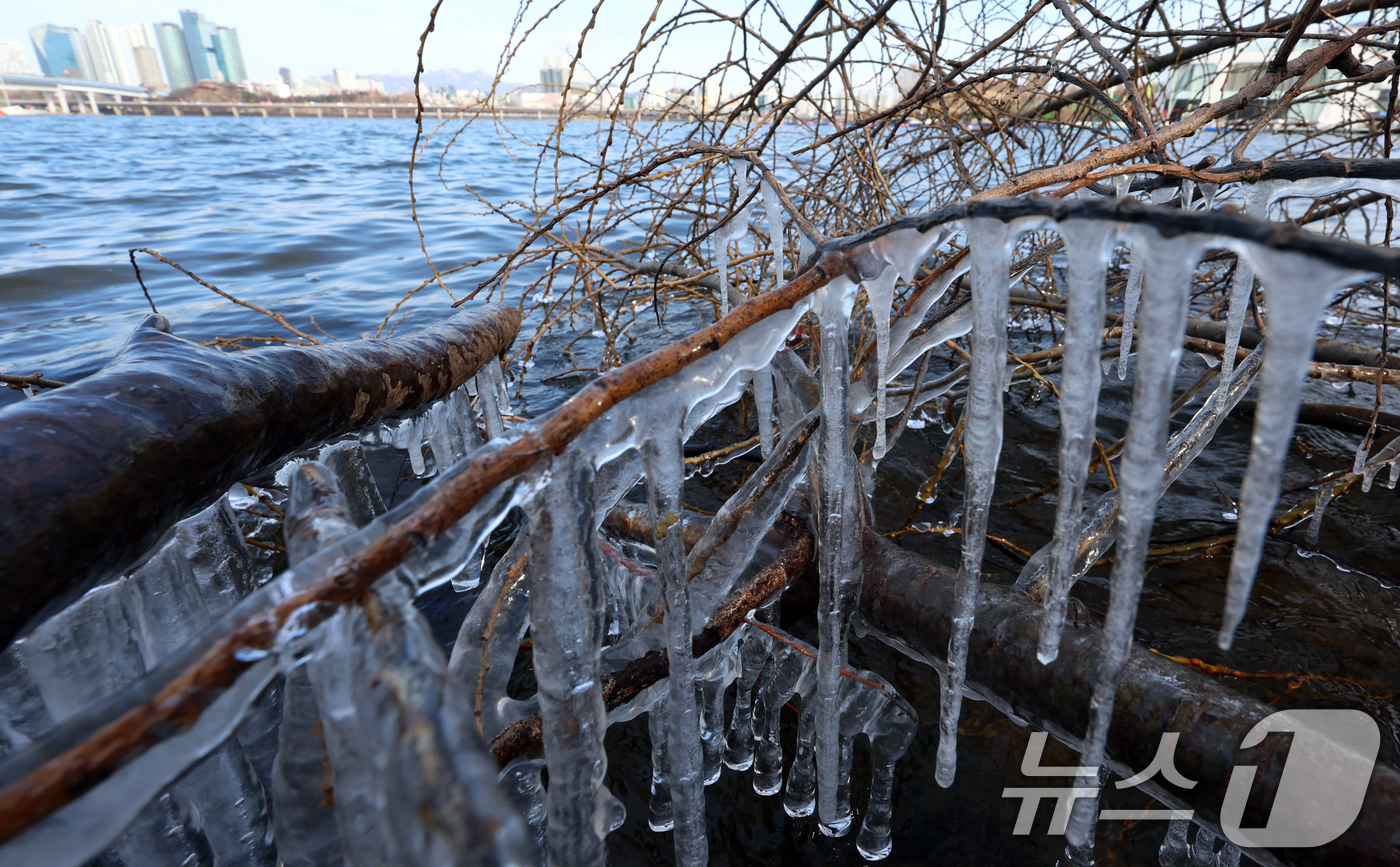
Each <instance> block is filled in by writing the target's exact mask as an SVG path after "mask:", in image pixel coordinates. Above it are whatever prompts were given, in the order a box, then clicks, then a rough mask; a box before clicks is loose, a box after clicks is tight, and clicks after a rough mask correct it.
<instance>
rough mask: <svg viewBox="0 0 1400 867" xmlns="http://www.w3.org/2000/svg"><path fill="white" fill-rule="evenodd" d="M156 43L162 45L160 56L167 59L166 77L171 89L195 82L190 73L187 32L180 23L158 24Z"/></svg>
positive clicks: (187, 85) (177, 88)
mask: <svg viewBox="0 0 1400 867" xmlns="http://www.w3.org/2000/svg"><path fill="white" fill-rule="evenodd" d="M156 45H158V46H159V47H160V57H161V59H162V60H164V61H165V77H166V78H168V79H170V89H171V90H179V89H180V88H182V87H189V86H190V85H192V84H194V76H193V75H192V74H191V73H190V58H189V55H188V54H186V53H185V34H184V33H183V32H182V31H181V30H180V25H178V24H170V23H168V22H167V23H164V24H157V25H156Z"/></svg>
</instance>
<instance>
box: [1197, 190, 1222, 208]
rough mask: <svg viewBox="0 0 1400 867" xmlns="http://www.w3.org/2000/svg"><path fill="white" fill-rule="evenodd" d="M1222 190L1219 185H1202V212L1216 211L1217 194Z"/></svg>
mask: <svg viewBox="0 0 1400 867" xmlns="http://www.w3.org/2000/svg"><path fill="white" fill-rule="evenodd" d="M1219 190H1220V185H1219V184H1201V196H1202V197H1203V199H1202V203H1201V210H1203V211H1211V210H1214V209H1215V194H1216V192H1218V191H1219Z"/></svg>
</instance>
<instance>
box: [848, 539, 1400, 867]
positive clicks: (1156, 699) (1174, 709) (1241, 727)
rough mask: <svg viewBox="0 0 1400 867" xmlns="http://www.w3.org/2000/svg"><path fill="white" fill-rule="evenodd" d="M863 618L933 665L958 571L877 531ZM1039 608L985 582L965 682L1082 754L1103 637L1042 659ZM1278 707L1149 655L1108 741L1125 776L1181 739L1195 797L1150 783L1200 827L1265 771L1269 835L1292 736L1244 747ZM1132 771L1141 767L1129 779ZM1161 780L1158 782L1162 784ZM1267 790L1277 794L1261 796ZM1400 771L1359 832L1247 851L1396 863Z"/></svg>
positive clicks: (1139, 663)
mask: <svg viewBox="0 0 1400 867" xmlns="http://www.w3.org/2000/svg"><path fill="white" fill-rule="evenodd" d="M865 558H866V562H865V585H864V588H863V590H862V594H861V613H862V614H863V615H864V616H865V618H866V620H867V621H868V622H869V624H870V626H872V627H874V629H875V630H876V631H877V632H879V633H880V634H881V635H883V636H885V637H887V638H889V639H893V641H895V642H897V643H898V644H900V645H903V646H904V647H905V648H907V649H909V650H912V651H913V652H914V653H915V654H918V655H922V656H924V657H925V658H927V659H930V660H935V659H941V658H942V657H943V656H944V654H945V652H946V650H947V647H948V639H949V635H950V634H951V626H952V618H951V616H950V613H949V612H951V611H952V610H953V586H954V583H955V578H956V575H955V573H954V572H953V570H951V569H948V568H947V567H944V566H940V565H937V564H934V563H931V562H930V561H928V560H926V559H925V558H923V557H920V556H919V555H917V554H914V553H911V552H908V551H905V550H904V549H902V548H899V547H898V546H896V545H895V544H893V543H892V542H890V541H889V540H887V539H885V538H883V537H881V536H878V535H875V534H872V533H868V532H867V534H866V537H865ZM1039 617H1040V606H1039V605H1037V604H1036V603H1034V602H1032V601H1031V600H1030V599H1028V598H1027V597H1025V596H1023V595H1021V594H1020V593H1017V592H1015V591H1012V590H1009V589H1006V588H1002V587H996V586H989V585H983V587H982V590H981V599H980V601H979V603H978V608H977V619H976V623H975V626H974V627H973V633H972V644H971V650H970V652H969V654H968V670H967V682H968V685H969V687H970V688H972V689H974V690H975V691H977V692H979V693H981V694H982V695H983V696H984V697H986V698H988V699H989V700H991V701H993V702H994V703H995V704H997V705H999V706H1000V707H1002V708H1003V709H1005V710H1009V711H1011V712H1013V713H1015V715H1016V716H1018V717H1020V718H1022V719H1025V720H1027V721H1028V722H1029V723H1030V724H1031V725H1033V726H1035V727H1037V728H1040V729H1044V730H1045V731H1048V732H1050V733H1051V734H1053V735H1055V736H1056V737H1057V738H1059V739H1061V740H1063V741H1065V742H1066V743H1069V744H1071V745H1075V744H1077V743H1078V742H1079V739H1080V738H1081V737H1082V735H1083V733H1084V732H1085V731H1086V730H1087V729H1088V725H1089V699H1090V696H1091V694H1092V692H1093V687H1094V679H1093V672H1094V671H1095V669H1096V668H1097V661H1098V658H1099V653H1098V648H1099V643H1100V641H1101V639H1102V632H1101V631H1100V629H1099V627H1098V625H1097V624H1091V623H1089V622H1087V620H1081V621H1080V622H1078V623H1074V622H1070V623H1067V624H1066V625H1065V632H1064V638H1063V641H1062V642H1061V645H1060V655H1059V658H1058V659H1056V660H1055V662H1053V663H1051V664H1050V665H1042V664H1041V663H1040V662H1039V661H1038V660H1037V659H1036V648H1037V640H1038V635H1039ZM1276 710H1279V708H1276V707H1271V706H1269V705H1266V704H1264V703H1262V702H1259V701H1256V700H1254V699H1252V698H1248V697H1246V696H1243V695H1240V694H1239V693H1236V692H1234V691H1232V690H1230V689H1228V688H1227V687H1225V686H1222V685H1221V684H1220V683H1218V682H1216V681H1215V680H1212V679H1211V678H1210V677H1208V676H1206V675H1204V674H1202V673H1200V672H1197V671H1196V670H1194V669H1191V668H1187V667H1185V666H1182V665H1178V664H1177V663H1174V662H1172V661H1170V660H1168V659H1166V658H1165V657H1162V656H1158V655H1156V654H1153V653H1150V652H1148V651H1146V650H1144V649H1143V648H1141V647H1135V648H1134V649H1133V653H1132V656H1131V657H1130V658H1129V660H1128V663H1127V666H1126V667H1125V669H1124V672H1123V678H1122V685H1121V686H1120V687H1119V688H1118V695H1117V700H1116V706H1115V709H1114V717H1113V727H1112V729H1110V731H1109V736H1108V754H1109V756H1110V758H1111V761H1112V762H1113V763H1114V764H1115V765H1116V769H1117V770H1119V771H1123V772H1126V773H1135V772H1137V771H1140V770H1142V769H1143V768H1145V767H1147V766H1148V764H1149V763H1150V762H1151V761H1152V759H1153V757H1154V756H1155V755H1156V752H1157V747H1158V744H1159V741H1160V738H1161V734H1162V733H1163V732H1180V733H1181V740H1180V743H1179V744H1178V746H1177V749H1176V752H1175V756H1176V767H1177V769H1178V770H1180V771H1181V772H1182V774H1184V775H1185V776H1186V777H1187V778H1188V779H1191V780H1197V781H1199V782H1198V784H1197V785H1196V787H1195V788H1193V789H1190V790H1186V789H1180V788H1176V787H1174V786H1173V787H1168V788H1160V787H1151V786H1144V788H1147V789H1148V790H1149V791H1151V792H1152V794H1153V795H1155V796H1157V797H1159V798H1160V799H1161V800H1163V801H1165V802H1167V803H1170V804H1174V805H1178V806H1188V807H1190V808H1191V809H1194V810H1195V811H1196V819H1197V821H1200V822H1204V823H1206V824H1208V825H1210V826H1212V827H1214V828H1215V830H1217V831H1218V830H1219V821H1220V805H1221V804H1222V803H1223V801H1224V798H1225V791H1226V786H1227V785H1228V783H1229V780H1230V774H1231V771H1232V769H1233V768H1234V766H1235V765H1236V764H1252V765H1257V766H1258V770H1257V771H1256V777H1255V781H1254V792H1255V794H1254V796H1253V797H1251V806H1250V809H1248V810H1246V811H1245V814H1244V822H1243V824H1244V826H1245V827H1250V826H1253V827H1261V826H1263V825H1264V824H1265V823H1266V819H1267V816H1266V815H1255V812H1256V805H1262V806H1266V805H1271V804H1272V803H1273V796H1272V793H1273V792H1275V791H1276V790H1277V787H1278V783H1279V777H1280V775H1281V774H1282V771H1283V766H1284V762H1285V760H1286V759H1287V752H1288V742H1287V739H1286V738H1266V739H1265V740H1264V742H1263V743H1262V744H1261V745H1260V746H1258V747H1255V748H1253V749H1252V750H1250V751H1249V752H1248V754H1247V756H1248V758H1247V761H1246V760H1244V756H1245V754H1242V753H1240V752H1239V750H1238V747H1239V745H1240V743H1241V742H1242V741H1243V739H1244V736H1245V733H1246V732H1248V731H1249V730H1250V729H1251V728H1253V726H1254V724H1255V723H1257V722H1258V721H1259V720H1261V719H1263V718H1264V717H1266V716H1269V715H1270V714H1272V713H1274V712H1275V711H1276ZM1128 769H1131V770H1128ZM1157 782H1159V783H1160V777H1159V778H1157ZM1261 790H1262V791H1263V792H1268V793H1269V794H1268V796H1267V797H1264V796H1261ZM1397 816H1400V772H1397V771H1396V770H1395V769H1394V768H1391V767H1389V766H1386V765H1380V764H1378V765H1377V766H1376V768H1375V770H1374V772H1373V773H1372V776H1371V785H1370V789H1369V791H1368V793H1367V796H1366V801H1365V803H1364V805H1363V806H1362V809H1361V815H1360V816H1358V817H1357V819H1356V821H1355V822H1354V823H1353V824H1352V826H1351V828H1350V829H1349V830H1348V831H1347V832H1346V833H1345V834H1343V835H1342V836H1341V837H1339V838H1338V839H1337V840H1335V841H1333V842H1332V843H1330V844H1328V845H1327V846H1323V847H1321V848H1316V849H1278V850H1271V851H1268V852H1261V851H1257V850H1247V851H1249V852H1250V853H1251V855H1252V856H1253V857H1255V858H1256V860H1259V861H1260V863H1264V864H1336V865H1348V867H1354V865H1381V864H1394V863H1396V860H1397V854H1398V853H1400V827H1398V826H1397V824H1396V817H1397Z"/></svg>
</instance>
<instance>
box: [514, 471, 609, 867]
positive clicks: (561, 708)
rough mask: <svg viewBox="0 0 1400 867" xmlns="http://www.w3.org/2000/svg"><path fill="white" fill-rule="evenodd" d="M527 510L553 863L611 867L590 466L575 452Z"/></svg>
mask: <svg viewBox="0 0 1400 867" xmlns="http://www.w3.org/2000/svg"><path fill="white" fill-rule="evenodd" d="M550 473H551V474H552V476H553V478H552V480H551V481H550V483H549V485H548V486H546V488H545V489H544V492H543V493H542V494H541V495H540V496H538V497H536V498H535V499H533V500H531V501H529V502H528V503H527V504H526V511H527V513H529V516H530V575H531V577H532V584H531V588H530V621H531V624H532V625H533V630H534V631H533V633H532V637H533V641H534V649H533V655H534V667H535V678H536V680H538V682H539V690H538V695H539V699H540V716H541V719H542V721H543V729H544V738H543V740H544V752H545V760H546V762H547V763H548V765H549V788H548V790H547V791H546V793H545V810H546V813H547V815H548V825H549V853H548V854H549V861H550V863H552V864H556V865H566V864H567V865H570V867H573V865H597V867H603V865H604V864H606V863H607V850H606V848H605V847H604V845H603V834H604V833H606V830H607V827H608V824H609V818H610V816H611V815H612V814H613V812H614V807H613V800H614V799H613V797H612V794H611V793H610V792H609V791H608V790H607V787H606V786H605V785H604V780H605V778H606V776H607V767H608V757H607V753H606V752H605V751H604V749H603V735H604V732H605V731H606V730H607V722H608V720H607V711H606V709H605V708H604V706H603V693H602V688H601V680H600V677H601V672H600V671H599V667H600V659H599V656H600V648H601V640H602V629H603V624H602V612H603V604H602V598H601V589H600V587H599V580H600V579H599V576H600V575H601V574H602V569H601V568H599V566H598V563H597V559H598V555H597V553H596V549H595V548H594V545H593V536H594V525H593V467H592V464H591V463H590V462H589V460H588V458H587V457H586V456H584V455H582V454H580V453H579V451H578V449H577V447H571V448H569V449H568V450H566V451H565V452H564V454H562V455H559V456H557V457H555V458H554V460H553V461H552V465H551V468H550Z"/></svg>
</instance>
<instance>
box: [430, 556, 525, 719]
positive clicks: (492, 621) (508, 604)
mask: <svg viewBox="0 0 1400 867" xmlns="http://www.w3.org/2000/svg"><path fill="white" fill-rule="evenodd" d="M529 549H530V531H529V529H528V528H521V530H520V532H519V533H517V534H516V537H515V541H514V542H512V543H511V546H510V548H509V549H508V550H507V551H506V553H505V556H503V557H502V558H501V559H500V560H499V561H497V563H496V566H495V568H494V569H492V570H491V579H490V581H488V582H487V585H486V587H484V588H482V591H481V595H480V596H478V597H477V602H476V604H474V605H473V606H472V609H471V611H470V612H468V613H467V616H466V618H465V619H464V620H463V621H462V626H461V628H460V630H459V631H458V633H457V641H456V642H455V643H454V644H453V645H452V656H451V658H450V659H449V661H448V665H447V671H448V673H449V674H450V675H451V676H452V677H453V678H454V679H456V680H457V681H458V682H459V683H461V684H462V685H463V686H465V687H466V688H467V690H468V691H469V692H471V694H472V695H473V696H474V698H475V701H476V707H475V713H476V715H477V727H478V731H479V732H480V734H481V736H482V738H483V739H484V740H486V741H488V742H489V741H490V740H491V739H493V738H495V737H496V735H498V734H500V733H501V732H502V731H503V730H504V729H505V728H506V726H508V725H510V724H511V723H513V722H515V721H516V720H517V719H519V718H521V717H522V716H525V715H526V708H527V707H528V703H527V702H522V701H520V700H518V699H514V698H511V697H510V696H509V695H508V694H507V692H506V687H507V686H508V685H509V683H510V675H511V671H512V670H513V668H514V665H515V657H516V655H517V654H518V653H519V650H520V642H521V640H522V639H523V638H524V637H525V630H526V629H527V628H528V627H529V625H530V594H529V584H528V582H527V581H526V572H525V569H524V565H525V563H524V562H523V561H524V559H525V557H526V554H527V552H528V551H529Z"/></svg>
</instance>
